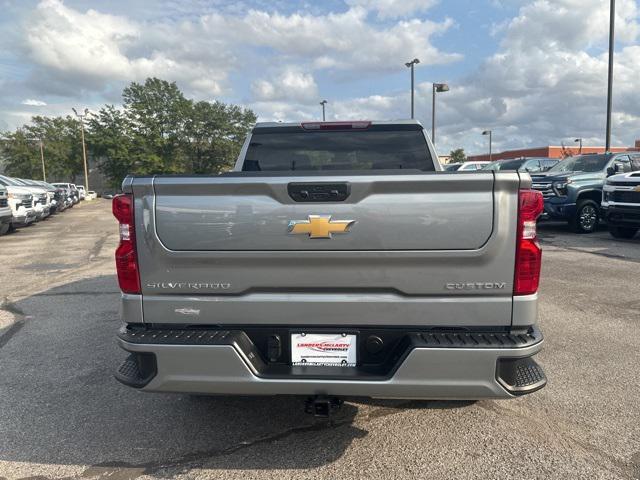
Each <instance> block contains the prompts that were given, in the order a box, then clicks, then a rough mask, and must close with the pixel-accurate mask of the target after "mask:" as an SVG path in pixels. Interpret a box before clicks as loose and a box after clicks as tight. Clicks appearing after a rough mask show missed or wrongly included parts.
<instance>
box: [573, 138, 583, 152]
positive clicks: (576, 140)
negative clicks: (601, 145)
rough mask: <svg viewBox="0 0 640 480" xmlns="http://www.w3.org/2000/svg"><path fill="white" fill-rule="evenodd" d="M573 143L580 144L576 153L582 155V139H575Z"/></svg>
mask: <svg viewBox="0 0 640 480" xmlns="http://www.w3.org/2000/svg"><path fill="white" fill-rule="evenodd" d="M574 142H576V143H578V142H580V150H579V151H578V153H582V139H581V138H576V139H575V140H574Z"/></svg>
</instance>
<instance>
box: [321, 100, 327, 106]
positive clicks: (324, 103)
mask: <svg viewBox="0 0 640 480" xmlns="http://www.w3.org/2000/svg"><path fill="white" fill-rule="evenodd" d="M327 103H329V102H327V101H326V100H322V101H321V102H320V105H326V104H327Z"/></svg>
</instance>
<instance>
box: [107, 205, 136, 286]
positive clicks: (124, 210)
mask: <svg viewBox="0 0 640 480" xmlns="http://www.w3.org/2000/svg"><path fill="white" fill-rule="evenodd" d="M112 209H113V215H114V217H116V218H117V219H118V222H119V223H120V244H119V245H118V248H117V249H116V271H117V273H118V284H119V285H120V290H122V291H123V292H124V293H140V291H141V290H140V276H139V274H138V254H137V252H136V232H135V223H134V216H133V196H132V195H128V194H124V195H116V196H115V197H113V203H112Z"/></svg>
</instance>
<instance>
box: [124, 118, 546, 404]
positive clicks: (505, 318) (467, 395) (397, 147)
mask: <svg viewBox="0 0 640 480" xmlns="http://www.w3.org/2000/svg"><path fill="white" fill-rule="evenodd" d="M437 158H438V157H437V155H436V154H435V152H434V149H433V146H432V145H431V143H430V141H429V138H428V137H427V135H426V134H425V132H424V130H423V128H422V126H421V125H420V124H419V123H418V122H415V121H402V122H311V123H302V124H300V123H297V124H291V123H289V124H287V123H261V124H257V125H256V126H255V128H254V129H253V131H252V132H251V133H250V135H249V136H248V138H247V140H246V142H245V143H244V146H243V147H242V150H241V152H240V155H239V158H238V161H237V163H236V166H235V168H234V171H233V172H230V173H227V174H223V175H218V176H166V175H162V176H143V177H132V176H129V177H127V178H126V179H125V180H124V182H123V185H122V188H123V192H124V194H122V195H118V196H116V197H115V198H114V199H113V212H114V215H115V217H116V218H117V219H118V222H119V224H120V227H119V228H120V245H119V246H118V249H117V251H116V266H117V273H118V280H119V284H120V288H121V290H122V299H121V312H122V313H121V314H122V320H123V327H122V328H121V330H120V331H119V333H118V340H119V344H120V346H121V347H122V348H123V349H124V350H125V351H126V352H128V357H127V358H126V359H125V361H124V363H123V364H122V366H121V367H120V368H119V369H118V371H117V373H116V377H117V378H118V380H120V381H121V382H122V383H124V384H126V385H129V386H131V387H135V388H139V389H142V390H144V391H159V392H186V393H196V394H228V395H235V394H242V395H246V394H256V395H277V394H295V395H307V396H309V397H310V399H309V403H308V408H309V410H310V411H312V412H314V413H316V414H320V415H322V414H326V413H327V412H328V411H329V410H330V409H331V407H332V406H333V405H335V404H336V403H337V401H338V400H337V399H339V398H340V397H343V396H365V397H380V398H404V399H409V398H412V399H480V398H509V397H514V396H518V395H522V394H526V393H531V392H534V391H536V390H538V389H540V388H542V387H543V386H544V385H545V383H546V377H545V375H544V372H543V370H542V368H541V367H540V366H539V365H538V364H537V363H536V362H535V360H534V359H533V356H534V355H535V354H536V353H538V351H539V350H540V349H541V347H542V342H543V338H542V334H541V332H540V329H539V328H538V327H537V326H536V319H537V307H536V306H537V300H538V293H537V291H538V282H539V276H540V262H541V251H540V247H539V245H538V242H537V238H536V219H537V217H538V215H539V214H540V213H541V212H542V208H543V200H542V195H541V194H540V193H539V192H537V191H534V190H532V189H531V179H530V177H529V174H528V173H526V172H524V173H523V172H501V171H486V172H473V173H460V172H453V173H448V172H443V171H441V167H440V164H439V162H438V160H437Z"/></svg>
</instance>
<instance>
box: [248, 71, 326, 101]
mask: <svg viewBox="0 0 640 480" xmlns="http://www.w3.org/2000/svg"><path fill="white" fill-rule="evenodd" d="M251 90H252V92H253V94H254V96H255V97H256V99H257V100H258V101H276V100H278V101H279V100H289V101H292V102H295V101H300V102H308V101H312V100H316V99H317V98H318V86H317V85H316V82H315V80H314V78H313V75H311V74H310V73H302V72H299V71H295V70H293V69H287V70H285V71H284V72H282V73H281V74H279V75H278V76H277V77H276V78H274V79H272V80H256V81H255V82H253V84H252V85H251Z"/></svg>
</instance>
